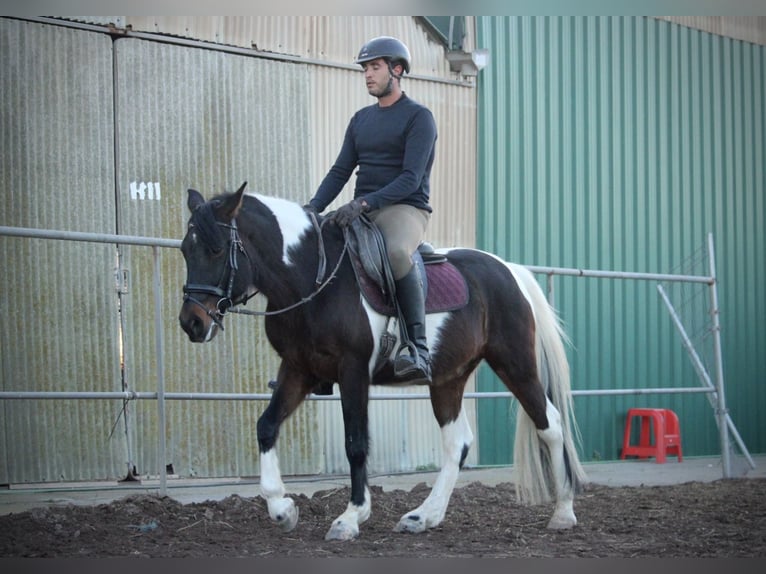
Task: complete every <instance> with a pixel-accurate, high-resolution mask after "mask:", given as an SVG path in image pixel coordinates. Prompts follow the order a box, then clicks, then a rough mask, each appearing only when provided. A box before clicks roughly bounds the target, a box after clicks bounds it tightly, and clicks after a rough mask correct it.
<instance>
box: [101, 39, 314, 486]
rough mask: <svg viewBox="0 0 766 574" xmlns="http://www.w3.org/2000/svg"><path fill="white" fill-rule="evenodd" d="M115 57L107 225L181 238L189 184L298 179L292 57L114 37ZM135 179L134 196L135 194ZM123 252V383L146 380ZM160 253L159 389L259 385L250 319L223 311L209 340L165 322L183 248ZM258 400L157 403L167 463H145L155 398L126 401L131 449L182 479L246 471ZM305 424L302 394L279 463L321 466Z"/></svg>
mask: <svg viewBox="0 0 766 574" xmlns="http://www.w3.org/2000/svg"><path fill="white" fill-rule="evenodd" d="M115 55H116V62H117V67H116V75H117V88H116V91H117V95H118V98H117V113H116V116H117V125H118V126H119V137H118V145H119V155H118V166H119V169H118V181H119V212H120V232H121V233H124V234H127V235H139V236H147V237H169V238H180V237H182V236H183V232H184V230H185V228H186V221H187V220H188V215H189V213H188V209H187V208H186V198H187V194H186V189H188V188H189V187H193V188H195V189H198V190H200V191H201V192H202V193H203V194H205V195H208V196H209V195H211V194H212V193H219V192H221V191H224V190H229V191H231V190H233V189H236V187H237V186H239V184H241V183H242V182H243V181H248V185H249V189H250V190H252V191H257V192H260V193H267V194H273V195H281V196H284V197H291V198H296V197H300V195H302V192H303V190H305V189H306V188H307V187H308V178H307V174H306V172H305V170H302V169H300V168H299V167H298V166H301V165H306V164H307V163H308V161H309V159H308V147H309V144H308V140H307V139H306V137H305V134H306V133H307V132H308V120H307V114H306V109H307V99H308V98H307V93H306V90H305V88H304V86H305V85H306V83H307V80H308V71H307V68H306V66H296V65H294V64H287V63H280V62H271V61H266V60H261V59H256V58H248V57H245V56H238V55H234V54H224V53H221V52H215V51H212V50H201V49H198V48H190V47H185V46H173V45H169V44H161V43H157V42H150V41H146V40H138V39H132V38H126V39H121V40H119V41H117V42H116V44H115ZM277 134H278V135H277ZM142 184H145V185H146V186H147V193H146V194H145V195H144V196H142V195H140V194H138V193H136V192H135V190H136V189H137V188H139V187H140V186H141V185H142ZM150 184H151V185H154V187H155V196H154V197H151V196H150V194H149V192H148V186H149V185H150ZM157 184H159V185H160V190H161V191H160V198H159V199H158V198H157V197H156V185H157ZM123 253H124V265H125V267H126V268H127V269H128V270H129V272H130V275H131V277H132V278H133V281H132V285H131V287H130V293H129V294H128V295H127V296H125V297H124V299H123V300H124V306H125V310H126V317H127V325H126V331H125V341H126V344H125V348H126V356H125V364H126V373H127V380H128V381H129V384H130V385H131V387H132V388H135V389H153V388H154V386H155V383H154V382H155V380H156V376H155V373H156V357H155V356H154V355H155V349H154V344H153V341H154V323H153V321H151V320H149V319H150V318H151V317H153V315H154V302H153V299H152V297H149V296H148V294H150V293H151V292H152V273H151V270H152V258H151V252H150V251H149V250H148V249H145V248H140V247H139V248H136V247H130V248H125V249H124V251H123ZM162 256H163V263H162V269H163V278H164V279H165V281H166V285H165V291H164V293H163V309H164V313H163V318H164V334H165V362H166V363H165V365H166V368H165V370H166V374H165V378H166V390H167V391H170V392H222V393H223V392H258V393H264V392H267V383H268V381H269V379H270V378H273V377H274V376H275V375H276V372H277V368H278V361H277V357H276V356H275V354H274V353H273V352H272V351H271V348H270V346H269V344H268V341H267V340H266V338H265V334H264V333H263V327H262V322H260V321H258V320H257V319H254V318H248V317H237V316H234V317H231V318H229V319H227V329H226V331H225V332H224V333H223V336H222V337H218V338H217V339H216V340H215V341H213V342H212V343H210V344H208V345H194V344H192V343H190V342H189V340H188V338H187V337H186V335H185V334H184V333H183V332H182V331H181V329H180V328H179V327H178V320H177V313H178V310H179V308H180V301H181V291H180V288H181V285H183V282H184V281H185V266H184V263H183V258H182V257H181V254H180V252H176V251H172V252H171V251H166V252H164V253H163V254H162ZM259 303H260V304H261V306H263V302H262V301H259ZM264 408H265V403H263V402H259V403H254V402H246V403H241V402H236V401H225V402H220V401H205V402H189V401H183V402H171V403H170V404H169V411H168V422H167V428H166V433H167V440H168V443H167V444H168V447H167V448H168V457H169V460H167V461H156V458H155V457H156V440H155V438H154V437H156V436H157V432H158V429H157V427H156V405H155V404H154V403H153V402H143V403H140V404H138V405H136V406H135V407H134V412H135V415H136V421H135V424H134V425H133V427H134V429H135V432H136V434H137V435H138V436H137V438H136V441H135V444H136V445H137V454H136V458H137V460H140V461H142V464H143V465H144V466H145V467H147V468H159V466H158V464H159V462H163V463H164V464H170V463H172V464H173V468H174V470H175V471H176V472H177V473H178V474H180V475H183V476H241V475H254V474H257V470H256V469H257V459H258V456H257V454H258V445H257V441H256V436H255V421H256V420H257V416H258V414H260V412H261V411H262V410H263V409H264ZM317 424H318V423H317V420H316V405H315V404H308V405H306V408H303V409H300V410H299V411H298V412H297V413H296V415H295V417H294V418H293V419H292V420H291V421H290V422H289V423H288V424H287V425H286V427H285V429H284V433H283V434H282V435H281V439H283V440H280V443H279V447H280V452H281V453H282V460H283V465H284V469H285V472H288V473H290V472H297V471H304V472H317V471H319V470H321V468H322V464H321V460H320V459H321V456H320V454H321V448H317V445H315V444H312V441H308V440H304V439H305V438H306V437H310V436H312V435H313V434H315V433H316V427H317Z"/></svg>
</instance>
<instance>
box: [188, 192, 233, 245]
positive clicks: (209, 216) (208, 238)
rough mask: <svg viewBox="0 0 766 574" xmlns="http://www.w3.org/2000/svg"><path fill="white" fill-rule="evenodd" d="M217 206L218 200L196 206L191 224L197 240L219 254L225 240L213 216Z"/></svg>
mask: <svg viewBox="0 0 766 574" xmlns="http://www.w3.org/2000/svg"><path fill="white" fill-rule="evenodd" d="M219 204H220V199H219V198H214V199H211V200H210V201H206V202H205V203H202V204H200V205H198V206H197V207H196V208H195V210H194V212H193V213H192V224H193V225H194V228H195V229H196V230H197V234H198V235H199V238H200V239H201V240H202V242H203V243H204V244H205V245H206V246H207V247H209V248H210V250H211V251H212V252H213V253H220V252H221V251H222V250H223V248H224V247H225V238H224V236H223V234H222V233H221V228H220V226H219V225H218V222H217V220H216V218H215V214H214V209H215V207H216V206H218V205H219Z"/></svg>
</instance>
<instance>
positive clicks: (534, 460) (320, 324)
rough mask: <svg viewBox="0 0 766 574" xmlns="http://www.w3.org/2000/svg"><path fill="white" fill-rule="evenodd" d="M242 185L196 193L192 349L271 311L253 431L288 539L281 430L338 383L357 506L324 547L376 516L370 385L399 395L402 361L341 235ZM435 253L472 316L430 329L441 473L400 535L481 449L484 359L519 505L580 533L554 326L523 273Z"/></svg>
mask: <svg viewBox="0 0 766 574" xmlns="http://www.w3.org/2000/svg"><path fill="white" fill-rule="evenodd" d="M245 186H246V184H243V185H242V186H241V187H240V188H239V189H238V190H237V191H236V192H234V193H224V194H221V195H218V196H216V197H214V198H212V199H210V200H209V201H206V200H205V199H204V198H203V196H202V195H201V194H200V193H199V192H197V191H195V190H191V189H190V190H189V192H188V207H189V209H190V211H191V217H190V219H189V223H188V229H187V232H186V236H185V237H184V239H183V242H182V245H181V251H182V253H183V256H184V259H185V261H186V268H187V279H186V284H185V285H184V293H185V296H184V301H183V304H182V307H181V311H180V315H179V320H180V324H181V327H182V328H183V330H184V331H185V332H186V333H187V334H188V336H189V339H190V340H191V341H193V342H199V343H202V342H208V341H211V340H212V339H213V338H214V337H215V335H216V333H218V331H219V330H221V329H223V319H224V315H225V314H226V313H227V312H228V311H233V310H236V308H237V306H238V305H240V304H242V303H244V302H245V301H246V300H247V299H248V298H250V297H252V296H253V295H255V294H256V293H260V294H262V295H263V296H264V297H265V298H266V300H267V306H266V310H265V311H263V312H261V313H259V314H262V315H264V326H265V331H266V335H267V337H268V340H269V342H270V344H271V345H272V346H273V347H274V349H275V350H276V352H277V353H278V354H279V356H280V358H281V364H280V366H279V371H278V374H277V380H276V383H277V384H276V387H275V389H274V392H273V394H272V397H271V400H270V402H269V405H268V407H267V408H266V409H265V410H264V412H263V413H262V415H261V416H260V418H259V420H258V425H257V433H258V446H259V449H260V472H261V475H260V486H261V492H262V495H263V497H264V498H265V499H266V502H267V505H268V510H269V515H270V517H271V518H272V519H273V520H274V521H276V523H278V524H279V525H280V526H281V527H282V528H283V529H284V530H285V531H290V530H292V529H293V528H295V526H296V524H297V521H298V510H297V508H296V506H295V502H294V501H293V499H292V498H290V497H287V496H286V495H285V494H286V490H285V485H284V483H283V481H282V476H281V474H280V470H279V462H278V459H277V455H276V449H275V444H276V441H277V437H278V435H279V429H280V426H281V424H282V423H283V422H284V421H285V419H286V418H287V417H289V416H290V415H291V414H292V413H293V412H294V411H295V409H296V408H297V407H298V406H299V405H300V404H301V403H302V402H303V400H304V399H305V398H306V397H307V396H308V395H309V394H310V393H312V392H313V391H316V390H318V389H320V388H321V387H322V385H327V384H328V381H329V382H331V384H333V383H337V385H338V387H339V393H340V402H341V405H342V412H343V421H344V430H345V450H346V455H347V457H348V462H349V466H350V479H351V496H350V500H349V502H348V506H347V508H346V510H345V512H343V513H342V514H341V515H340V516H338V517H337V518H336V519H335V520H334V521H333V522H332V525H331V526H330V529H329V531H328V532H327V535H326V538H327V539H328V540H329V539H338V540H348V539H352V538H355V537H357V536H358V535H359V527H360V525H361V524H362V523H364V522H365V521H366V520H367V519H368V518H369V516H370V490H369V488H368V479H367V468H366V464H367V456H368V449H369V434H368V399H369V392H370V385H385V384H391V383H392V382H393V374H392V368H391V363H392V361H393V358H394V355H395V352H393V351H392V352H390V353H389V354H388V355H387V356H383V357H382V360H381V357H380V356H379V355H380V354H381V352H380V351H381V341H382V337H381V335H382V334H383V333H384V332H385V331H386V328H387V325H388V323H389V317H387V316H385V314H382V313H380V312H379V311H377V310H376V309H374V308H373V307H372V306H371V304H370V302H369V301H368V300H367V298H365V297H364V296H363V295H362V292H361V291H360V287H359V283H358V282H357V278H356V274H355V272H354V269H353V268H352V264H351V262H350V257H349V256H348V250H347V243H346V239H345V238H344V233H343V231H342V230H341V229H340V228H339V227H338V226H336V225H335V224H333V223H332V222H330V221H327V220H326V219H323V218H322V217H321V216H320V217H319V218H315V217H312V214H311V213H309V212H307V211H304V209H303V208H302V207H301V206H300V205H299V204H296V203H294V202H291V201H287V200H285V199H280V198H276V197H269V196H263V195H255V194H245V193H244V191H245ZM325 223H327V224H325ZM439 253H441V254H443V255H444V256H445V257H446V260H447V263H448V264H450V265H452V266H453V267H454V268H455V269H457V270H458V271H459V273H460V275H462V277H463V278H464V279H465V281H464V286H465V288H466V289H467V297H466V302H465V304H464V305H461V306H459V308H457V309H453V310H449V311H443V312H437V313H429V314H428V315H427V318H426V323H427V336H428V341H429V346H430V349H431V358H432V369H433V382H432V384H430V385H428V391H429V394H430V398H431V405H432V407H433V413H434V416H435V417H436V421H437V423H438V425H439V427H440V429H441V436H442V446H443V464H442V468H441V471H440V473H439V475H438V478H437V480H436V482H435V483H434V486H433V488H432V490H431V492H430V494H429V495H428V497H427V498H426V499H425V501H423V503H422V504H421V505H420V506H419V507H417V508H415V509H414V510H412V511H410V512H408V513H406V514H405V515H404V516H403V517H402V518H401V520H400V521H399V523H398V524H397V525H396V527H395V530H396V531H399V532H411V533H417V532H423V531H425V530H427V529H429V528H433V527H434V526H437V525H438V524H440V523H441V522H442V520H443V519H444V515H445V512H446V510H447V505H448V503H449V499H450V496H451V494H452V491H453V489H454V486H455V482H456V480H457V476H458V472H459V470H460V468H461V467H462V465H463V462H464V460H465V457H466V455H467V453H468V449H469V447H470V446H471V443H472V441H473V434H472V431H471V428H470V427H469V424H468V421H467V417H466V414H465V412H464V410H463V401H462V399H463V392H464V389H465V385H466V381H467V379H468V377H469V375H470V374H471V373H472V372H473V371H474V370H475V369H476V367H477V366H478V365H479V363H480V362H481V361H482V360H484V361H486V362H487V364H488V365H489V366H490V367H491V368H492V370H493V371H494V372H495V373H496V374H497V376H498V377H499V378H500V380H501V381H502V382H503V383H504V384H505V386H506V387H507V388H508V389H509V390H510V391H511V392H512V393H513V395H514V396H515V398H516V399H517V400H518V402H519V404H520V407H521V408H520V409H519V414H518V417H517V425H516V433H515V443H514V470H515V472H516V477H515V483H516V491H517V495H518V498H519V499H520V500H521V501H522V502H526V503H529V504H541V503H547V502H550V501H553V503H554V508H553V515H552V517H551V519H550V521H549V523H548V527H549V528H556V529H563V528H571V527H573V526H574V525H575V524H576V523H577V519H576V517H575V513H574V508H573V501H574V494H575V492H576V491H577V489H578V487H579V485H581V484H582V483H583V482H584V480H585V474H584V472H583V469H582V466H581V465H580V462H579V459H578V456H577V450H576V447H575V442H576V438H577V427H576V423H575V421H574V417H573V414H572V395H571V391H570V382H569V365H568V362H567V357H566V352H565V343H566V335H565V333H564V331H563V329H562V326H561V323H560V321H559V318H558V316H557V315H556V313H555V311H554V309H553V308H552V307H551V306H550V305H549V304H548V301H547V300H546V298H545V295H544V293H543V291H542V290H541V288H540V286H539V285H538V283H537V281H536V280H535V278H534V276H533V275H532V274H531V272H530V271H528V270H527V269H526V268H524V267H523V266H521V265H517V264H513V263H507V262H504V261H502V260H501V259H499V258H498V257H496V256H494V255H491V254H489V253H486V252H483V251H480V250H476V249H447V250H441V251H439ZM323 268H324V272H323V271H322V269H323ZM498 432H507V431H506V430H505V429H502V430H501V429H498Z"/></svg>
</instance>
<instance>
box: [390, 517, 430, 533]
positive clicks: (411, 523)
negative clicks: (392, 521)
mask: <svg viewBox="0 0 766 574" xmlns="http://www.w3.org/2000/svg"><path fill="white" fill-rule="evenodd" d="M425 531H426V522H425V520H423V518H422V517H421V516H419V515H417V514H405V515H404V516H402V518H401V520H399V524H397V525H396V526H395V527H394V532H405V533H408V534H419V533H421V532H425Z"/></svg>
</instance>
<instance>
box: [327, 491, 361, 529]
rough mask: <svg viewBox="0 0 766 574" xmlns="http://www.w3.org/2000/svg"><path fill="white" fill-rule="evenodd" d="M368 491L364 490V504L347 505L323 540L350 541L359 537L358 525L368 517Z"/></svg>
mask: <svg viewBox="0 0 766 574" xmlns="http://www.w3.org/2000/svg"><path fill="white" fill-rule="evenodd" d="M370 508H371V504H370V489H369V488H366V487H365V489H364V503H363V504H362V506H357V505H355V504H353V503H351V502H349V503H348V506H347V507H346V511H345V512H344V513H343V514H341V515H340V516H338V518H336V519H335V521H334V522H333V523H332V526H331V527H330V530H328V531H327V534H326V535H325V537H324V538H325V540H352V539H354V538H356V537H357V536H359V525H360V524H362V523H363V522H365V521H366V520H367V519H368V518H369V517H370Z"/></svg>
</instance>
